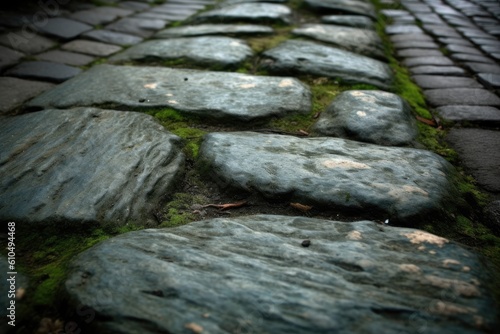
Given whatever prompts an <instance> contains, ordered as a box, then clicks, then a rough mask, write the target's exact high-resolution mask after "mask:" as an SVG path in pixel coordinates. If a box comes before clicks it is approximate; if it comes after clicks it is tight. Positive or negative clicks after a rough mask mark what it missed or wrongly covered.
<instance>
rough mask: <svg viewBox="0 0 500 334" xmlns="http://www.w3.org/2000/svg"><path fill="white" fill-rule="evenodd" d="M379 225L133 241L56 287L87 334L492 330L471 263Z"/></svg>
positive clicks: (295, 222) (199, 225)
mask: <svg viewBox="0 0 500 334" xmlns="http://www.w3.org/2000/svg"><path fill="white" fill-rule="evenodd" d="M378 226H379V225H377V224H376V223H375V222H373V221H358V222H352V223H343V222H336V221H328V220H319V219H312V218H305V217H288V216H271V215H259V216H244V217H238V218H232V219H231V218H217V219H212V220H206V221H199V222H194V223H191V224H188V225H184V226H180V227H175V228H170V229H147V230H142V231H137V232H131V233H127V234H124V235H120V236H118V237H115V238H112V239H110V240H106V241H105V242H102V243H100V244H99V245H97V246H95V247H93V248H91V249H89V250H87V251H85V252H84V253H82V254H81V255H80V256H78V257H77V258H76V259H75V260H74V261H73V263H72V264H71V266H70V274H69V277H68V279H67V280H66V284H65V287H66V291H67V292H68V293H69V294H70V296H71V297H72V299H73V300H74V303H75V305H74V306H75V307H76V306H77V305H82V304H83V305H87V306H89V307H91V308H92V309H94V310H95V311H96V313H97V317H96V318H95V320H94V321H93V322H92V325H94V326H95V327H94V332H96V333H101V332H102V333H262V334H271V333H290V334H298V333H307V334H313V333H314V334H318V333H322V334H323V333H342V334H346V333H389V334H396V333H417V332H419V331H421V330H422V328H425V330H426V332H428V333H432V334H437V333H444V334H455V333H458V334H465V333H467V334H472V333H482V332H485V331H487V330H488V329H491V330H492V329H493V328H494V325H495V320H494V317H495V315H496V311H494V310H495V308H494V303H493V301H492V298H491V294H490V292H489V291H488V290H487V289H486V287H485V286H486V285H487V283H488V278H487V276H486V275H485V271H486V270H487V269H486V268H485V267H484V266H483V265H482V264H481V261H480V259H478V256H477V255H475V254H474V253H472V252H471V251H469V250H466V249H465V248H463V247H461V246H459V245H458V244H455V243H452V242H450V241H449V240H447V239H444V238H441V237H438V236H436V235H433V234H429V233H427V232H423V231H420V230H415V229H407V228H398V227H386V228H385V229H384V231H380V228H379V227H378ZM304 239H310V240H311V245H310V246H309V247H302V246H301V243H302V241H303V240H304ZM430 254H432V255H431V256H429V255H430ZM124 278H126V279H124ZM361 320H362V321H361ZM480 324H482V325H480ZM186 327H187V328H195V329H197V330H196V331H195V330H190V329H187V328H186Z"/></svg>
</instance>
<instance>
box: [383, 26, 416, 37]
mask: <svg viewBox="0 0 500 334" xmlns="http://www.w3.org/2000/svg"><path fill="white" fill-rule="evenodd" d="M385 33H386V34H388V35H398V34H423V31H422V29H421V28H420V27H419V26H417V25H413V24H393V25H390V26H387V27H386V28H385Z"/></svg>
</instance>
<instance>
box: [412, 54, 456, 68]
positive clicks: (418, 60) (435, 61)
mask: <svg viewBox="0 0 500 334" xmlns="http://www.w3.org/2000/svg"><path fill="white" fill-rule="evenodd" d="M403 64H404V65H405V66H406V67H415V66H421V65H435V66H451V65H453V62H452V61H451V60H450V59H449V58H447V57H444V56H437V57H436V56H435V57H411V58H406V59H405V60H403Z"/></svg>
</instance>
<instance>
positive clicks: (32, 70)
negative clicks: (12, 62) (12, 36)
mask: <svg viewBox="0 0 500 334" xmlns="http://www.w3.org/2000/svg"><path fill="white" fill-rule="evenodd" d="M80 72H82V70H81V69H79V68H76V67H72V66H68V65H64V64H58V63H51V62H48V61H27V62H23V63H20V64H18V65H17V66H15V67H13V68H11V69H9V70H8V71H7V72H5V74H7V75H11V76H15V77H19V78H27V79H39V80H47V81H52V82H63V81H66V80H68V79H70V78H72V77H74V76H75V75H77V74H79V73H80Z"/></svg>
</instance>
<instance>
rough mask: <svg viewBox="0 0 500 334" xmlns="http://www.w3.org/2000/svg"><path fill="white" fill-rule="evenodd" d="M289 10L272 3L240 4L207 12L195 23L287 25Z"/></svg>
mask: <svg viewBox="0 0 500 334" xmlns="http://www.w3.org/2000/svg"><path fill="white" fill-rule="evenodd" d="M291 14H292V11H291V10H290V8H288V7H287V6H284V5H280V4H273V3H258V2H255V3H253V2H251V3H241V4H235V5H229V6H224V7H221V8H217V9H213V10H209V11H207V12H203V13H201V14H199V15H196V16H195V17H194V18H193V20H194V21H195V22H217V23H223V22H235V21H241V22H263V23H265V22H282V23H288V22H289V21H290V15H291Z"/></svg>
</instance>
